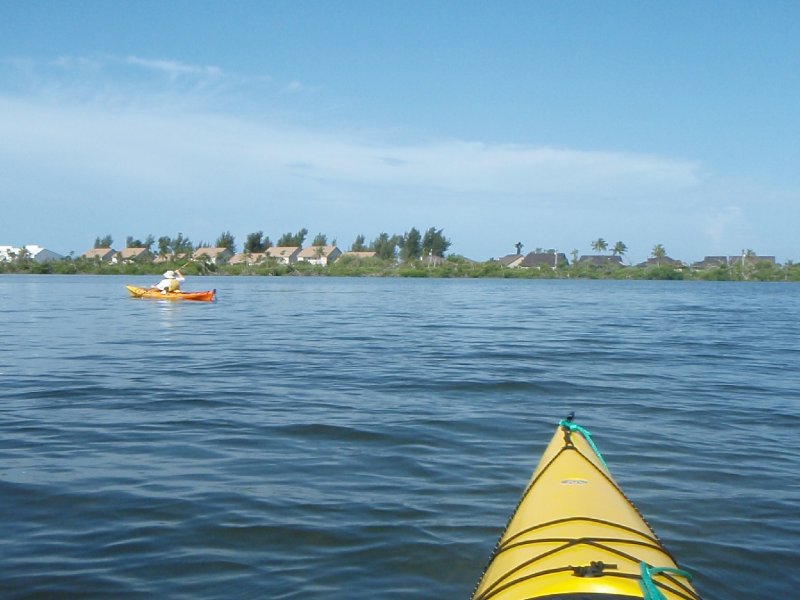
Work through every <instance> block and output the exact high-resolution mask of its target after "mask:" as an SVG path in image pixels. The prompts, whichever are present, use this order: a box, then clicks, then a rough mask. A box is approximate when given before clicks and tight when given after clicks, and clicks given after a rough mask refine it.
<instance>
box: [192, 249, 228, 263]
mask: <svg viewBox="0 0 800 600" xmlns="http://www.w3.org/2000/svg"><path fill="white" fill-rule="evenodd" d="M232 257H233V252H231V251H230V249H229V248H205V247H203V248H198V249H197V250H195V251H194V254H192V258H193V259H194V260H201V261H203V262H206V263H209V264H214V265H223V264H225V263H226V262H228V260H230V259H231V258H232Z"/></svg>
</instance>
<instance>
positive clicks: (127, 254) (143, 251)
mask: <svg viewBox="0 0 800 600" xmlns="http://www.w3.org/2000/svg"><path fill="white" fill-rule="evenodd" d="M152 260H153V253H152V252H150V250H148V249H147V248H123V249H122V250H120V251H119V252H117V256H116V262H123V263H131V262H143V261H152Z"/></svg>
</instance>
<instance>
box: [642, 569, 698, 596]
mask: <svg viewBox="0 0 800 600" xmlns="http://www.w3.org/2000/svg"><path fill="white" fill-rule="evenodd" d="M639 568H640V569H641V571H642V580H641V581H640V582H639V585H640V587H641V588H642V592H643V593H644V600H666V596H664V594H662V593H661V592H660V591H659V589H658V588H657V587H656V584H655V582H654V581H653V575H658V574H659V573H672V574H673V575H677V576H678V577H683V578H684V579H686V580H687V581H691V580H692V575H691V573H689V572H687V571H684V570H683V569H674V568H672V567H651V566H649V565H648V564H647V563H639Z"/></svg>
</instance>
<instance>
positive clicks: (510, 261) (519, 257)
mask: <svg viewBox="0 0 800 600" xmlns="http://www.w3.org/2000/svg"><path fill="white" fill-rule="evenodd" d="M524 259H525V255H524V254H506V255H505V256H503V257H501V258H498V259H497V262H499V263H500V264H501V265H503V266H504V267H511V268H512V269H514V268H516V267H518V266H519V264H520V263H521V262H522V261H523V260H524Z"/></svg>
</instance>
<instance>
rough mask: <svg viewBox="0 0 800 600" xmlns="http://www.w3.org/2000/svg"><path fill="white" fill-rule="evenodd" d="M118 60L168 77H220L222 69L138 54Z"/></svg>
mask: <svg viewBox="0 0 800 600" xmlns="http://www.w3.org/2000/svg"><path fill="white" fill-rule="evenodd" d="M119 60H120V62H122V63H124V64H126V65H131V66H135V67H141V68H143V69H150V70H153V71H156V72H158V73H162V74H164V75H167V76H169V77H179V76H186V75H189V76H195V77H221V76H222V75H223V71H222V69H220V68H219V67H215V66H213V65H191V64H187V63H184V62H180V61H177V60H157V59H147V58H141V57H138V56H126V57H125V58H123V59H119Z"/></svg>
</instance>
